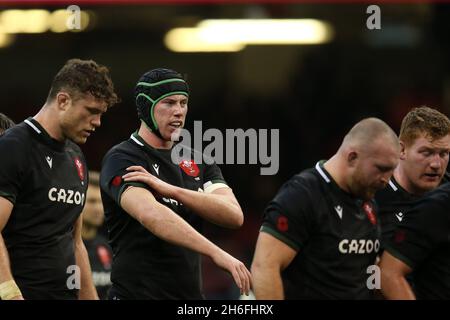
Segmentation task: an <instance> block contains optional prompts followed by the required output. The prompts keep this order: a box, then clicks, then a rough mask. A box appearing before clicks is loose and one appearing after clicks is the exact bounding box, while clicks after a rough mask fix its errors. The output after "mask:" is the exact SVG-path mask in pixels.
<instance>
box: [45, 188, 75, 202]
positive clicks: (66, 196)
mask: <svg viewBox="0 0 450 320" xmlns="http://www.w3.org/2000/svg"><path fill="white" fill-rule="evenodd" d="M48 198H49V199H50V201H53V202H63V203H67V204H77V205H81V206H82V205H83V204H84V193H81V192H79V191H74V190H70V189H68V190H66V189H62V188H61V189H58V188H55V187H53V188H51V189H50V190H48Z"/></svg>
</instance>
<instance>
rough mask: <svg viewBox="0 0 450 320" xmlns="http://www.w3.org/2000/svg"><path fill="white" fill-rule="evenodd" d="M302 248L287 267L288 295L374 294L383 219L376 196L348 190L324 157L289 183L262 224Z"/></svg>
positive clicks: (351, 296) (356, 296) (364, 296)
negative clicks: (360, 195) (370, 279)
mask: <svg viewBox="0 0 450 320" xmlns="http://www.w3.org/2000/svg"><path fill="white" fill-rule="evenodd" d="M261 231H262V232H267V233H269V234H271V235H273V236H274V237H276V238H277V239H279V240H280V241H282V242H284V243H285V244H287V245H288V246H290V247H291V248H293V249H294V250H296V251H298V253H297V255H296V256H295V258H294V259H293V260H292V262H291V263H290V265H289V266H288V267H287V268H286V269H285V270H284V271H283V272H282V274H281V275H282V279H283V285H284V291H285V297H286V299H371V298H372V290H369V289H368V287H367V285H366V281H367V279H368V277H369V276H370V275H371V274H368V271H367V268H368V267H369V266H371V265H373V264H374V263H375V258H376V255H377V251H378V250H379V247H380V242H379V235H380V230H379V223H378V219H377V214H376V208H375V206H374V202H373V201H363V200H361V199H357V198H354V197H352V196H351V195H349V194H348V193H346V192H344V191H343V190H342V189H340V188H339V187H338V185H337V184H336V182H335V181H334V180H333V179H332V178H331V176H330V175H329V174H328V173H327V172H326V170H325V168H324V167H323V164H322V163H321V162H319V163H317V164H316V166H315V168H312V169H308V170H305V171H303V172H301V173H300V174H297V175H295V176H294V177H292V178H291V179H290V180H289V181H288V182H287V183H285V184H284V185H283V186H282V187H281V189H280V191H279V192H278V194H277V195H276V196H275V198H274V199H273V200H272V201H271V202H270V203H269V205H268V207H267V209H266V211H265V214H264V222H263V226H262V228H261Z"/></svg>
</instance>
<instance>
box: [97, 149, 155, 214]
mask: <svg viewBox="0 0 450 320" xmlns="http://www.w3.org/2000/svg"><path fill="white" fill-rule="evenodd" d="M130 166H142V167H144V168H145V167H146V164H145V163H144V161H143V162H142V163H139V162H136V160H132V159H130V158H129V157H127V156H126V155H125V154H122V153H112V154H110V155H108V156H107V157H106V158H105V159H104V161H103V165H102V170H101V173H100V186H101V189H102V191H103V192H105V193H106V194H107V195H108V196H109V197H110V198H111V199H113V200H114V201H115V202H116V203H117V204H118V205H119V206H120V198H121V196H122V193H123V192H124V191H125V190H126V188H127V187H128V186H136V187H142V188H145V189H148V190H149V187H148V186H147V185H146V184H145V183H142V182H137V181H136V182H134V181H133V182H125V181H124V180H123V179H122V176H123V175H125V174H126V173H128V171H127V170H126V169H127V168H128V167H130Z"/></svg>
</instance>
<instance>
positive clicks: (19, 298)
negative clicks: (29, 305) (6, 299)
mask: <svg viewBox="0 0 450 320" xmlns="http://www.w3.org/2000/svg"><path fill="white" fill-rule="evenodd" d="M10 300H25V299H24V298H23V296H22V295H20V296H16V297H14V298H11V299H10Z"/></svg>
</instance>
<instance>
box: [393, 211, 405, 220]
mask: <svg viewBox="0 0 450 320" xmlns="http://www.w3.org/2000/svg"><path fill="white" fill-rule="evenodd" d="M395 216H396V217H397V219H398V221H400V222H402V220H403V217H404V215H403V212H399V213H397V214H396V215H395Z"/></svg>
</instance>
